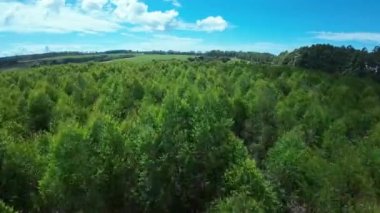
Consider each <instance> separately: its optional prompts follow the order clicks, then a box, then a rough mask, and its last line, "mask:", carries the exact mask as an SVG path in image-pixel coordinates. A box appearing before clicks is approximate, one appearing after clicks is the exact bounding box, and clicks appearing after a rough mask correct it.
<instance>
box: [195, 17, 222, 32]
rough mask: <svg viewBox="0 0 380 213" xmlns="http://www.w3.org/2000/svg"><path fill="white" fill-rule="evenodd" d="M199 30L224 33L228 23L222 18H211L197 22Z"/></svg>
mask: <svg viewBox="0 0 380 213" xmlns="http://www.w3.org/2000/svg"><path fill="white" fill-rule="evenodd" d="M196 26H197V29H199V30H202V31H207V32H212V31H224V30H225V29H226V28H227V27H228V23H227V21H226V20H224V19H223V18H222V17H221V16H209V17H207V18H205V19H202V20H198V21H197V22H196Z"/></svg>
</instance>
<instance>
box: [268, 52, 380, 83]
mask: <svg viewBox="0 0 380 213" xmlns="http://www.w3.org/2000/svg"><path fill="white" fill-rule="evenodd" d="M274 63H276V64H280V65H291V66H297V67H303V68H307V69H314V70H320V71H325V72H329V73H338V74H353V75H358V76H365V75H369V76H373V77H375V78H377V79H378V80H380V46H378V47H375V48H374V49H373V51H372V52H368V50H367V49H362V50H357V49H354V48H353V47H351V46H347V47H344V46H343V47H334V46H332V45H313V46H311V47H302V48H300V49H296V50H294V51H293V52H290V53H288V52H283V53H281V54H280V55H279V56H278V57H276V58H275V61H274Z"/></svg>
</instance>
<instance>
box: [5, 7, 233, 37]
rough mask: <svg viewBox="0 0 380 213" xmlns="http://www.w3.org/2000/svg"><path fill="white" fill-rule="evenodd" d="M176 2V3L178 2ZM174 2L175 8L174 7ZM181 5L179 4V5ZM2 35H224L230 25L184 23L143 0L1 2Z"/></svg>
mask: <svg viewBox="0 0 380 213" xmlns="http://www.w3.org/2000/svg"><path fill="white" fill-rule="evenodd" d="M175 2H176V1H175ZM175 2H174V4H175ZM177 3H178V2H177ZM0 11H2V12H1V13H0V32H5V31H6V32H20V33H21V32H23V33H25V32H27V33H28V32H29V33H30V32H54V33H67V32H80V33H95V32H113V31H117V30H119V29H121V28H127V27H128V28H129V30H130V31H146V32H151V31H166V30H169V29H174V30H190V31H206V32H213V31H219V32H220V31H224V30H225V29H226V28H227V27H228V23H227V21H225V20H224V19H223V18H222V17H221V16H209V17H207V18H205V19H201V20H198V21H196V22H195V23H190V22H183V21H180V19H179V13H178V11H177V10H175V9H171V10H166V11H161V10H156V11H150V10H149V7H148V5H147V4H145V3H144V2H142V1H141V0H76V2H75V3H72V2H71V3H67V2H66V1H65V0H29V1H26V2H20V1H3V0H0Z"/></svg>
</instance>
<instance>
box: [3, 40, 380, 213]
mask: <svg viewBox="0 0 380 213" xmlns="http://www.w3.org/2000/svg"><path fill="white" fill-rule="evenodd" d="M321 47H322V49H323V47H324V48H327V49H329V48H330V47H328V46H315V47H312V48H311V49H308V50H309V51H310V52H308V51H307V50H304V49H301V50H296V51H295V52H294V53H283V54H281V55H280V56H279V57H274V56H271V55H268V54H266V55H258V56H257V57H259V58H262V60H261V59H260V60H259V59H257V57H256V58H255V57H254V56H256V54H251V55H250V54H243V53H240V54H243V55H242V56H239V55H237V54H239V53H229V54H230V55H227V57H237V58H241V59H242V60H230V61H228V60H226V61H224V62H222V60H204V58H203V57H202V59H201V60H195V59H192V60H179V59H174V60H167V61H158V60H152V61H151V62H145V63H132V62H128V61H123V60H119V61H115V62H109V63H83V64H64V65H50V66H39V67H35V68H26V69H22V70H18V71H8V72H0V212H4V213H12V212H57V213H58V212H84V213H85V212H91V213H92V212H137V213H138V212H236V213H237V212H258V213H260V212H262V213H264V212H269V213H271V212H300V213H302V212H363V213H367V212H368V213H371V212H380V84H379V82H378V81H377V71H376V73H374V72H372V73H369V74H368V75H367V74H365V75H361V74H358V73H356V71H352V72H349V73H347V72H344V73H341V72H335V68H336V67H332V66H333V65H334V64H335V62H334V61H330V62H331V63H330V64H329V65H331V67H326V66H325V64H322V65H321V64H318V63H317V62H318V57H317V58H315V57H314V58H313V54H312V53H313V48H316V49H318V48H321ZM345 49H347V48H345ZM333 50H339V48H338V49H333ZM333 50H332V51H333ZM348 50H349V51H351V50H350V49H348ZM300 51H301V52H300ZM302 51H303V52H302ZM376 51H378V50H376ZM376 51H374V52H373V53H368V52H362V55H363V58H360V57H359V56H362V55H360V54H359V52H361V51H358V52H356V51H352V55H354V56H357V58H360V59H361V61H360V60H359V59H358V60H359V62H360V63H359V62H358V63H357V64H358V65H357V68H363V69H365V68H367V69H368V64H366V60H369V58H371V60H372V56H373V57H375V55H376V54H378V53H379V52H380V51H378V52H376ZM324 52H325V53H326V54H331V52H326V51H324ZM218 54H221V55H222V57H226V53H218V52H211V53H208V55H207V54H206V56H210V57H214V58H218ZM231 54H232V55H231ZM302 54H304V55H303V56H304V57H301V59H304V60H301V62H300V63H295V62H294V61H295V60H292V59H294V58H297V60H298V59H300V57H296V56H295V55H298V56H299V55H302ZM332 54H335V53H332ZM316 55H317V56H320V54H318V53H316ZM352 55H350V56H352ZM314 56H315V55H314ZM308 57H309V58H308ZM376 57H377V56H376ZM243 59H244V60H243ZM346 59H347V60H346V62H347V63H344V65H347V67H350V66H351V65H350V63H351V62H352V60H353V59H354V58H353V57H349V56H347V58H346ZM308 60H309V61H310V60H311V61H314V62H316V64H310V63H307V62H309V61H308ZM342 60H343V59H342ZM376 60H377V59H374V64H373V66H375V65H376V63H377V62H378V61H377V62H376ZM227 61H228V62H227ZM252 61H256V62H257V61H261V62H262V63H252ZM291 61H293V62H294V63H291ZM319 61H326V58H325V57H320V58H319ZM375 62H376V63H375ZM365 65H367V66H365ZM379 65H380V64H379ZM342 66H343V65H342ZM376 66H377V65H376ZM310 69H311V70H310ZM319 69H320V70H321V71H318V70H319ZM336 69H339V70H342V69H341V67H338V68H336ZM330 70H331V71H330ZM358 70H360V69H358ZM342 71H343V70H342ZM358 72H359V71H358Z"/></svg>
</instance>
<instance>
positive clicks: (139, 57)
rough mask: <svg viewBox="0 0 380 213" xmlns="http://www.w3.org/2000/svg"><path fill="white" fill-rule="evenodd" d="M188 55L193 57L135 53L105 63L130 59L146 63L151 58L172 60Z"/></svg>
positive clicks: (185, 58)
mask: <svg viewBox="0 0 380 213" xmlns="http://www.w3.org/2000/svg"><path fill="white" fill-rule="evenodd" d="M189 57H193V56H189V55H158V54H140V55H135V57H132V58H125V59H116V60H112V61H108V62H106V63H110V62H115V61H131V62H136V63H146V62H151V61H153V60H157V61H166V60H172V59H177V60H187V59H188V58H189Z"/></svg>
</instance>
